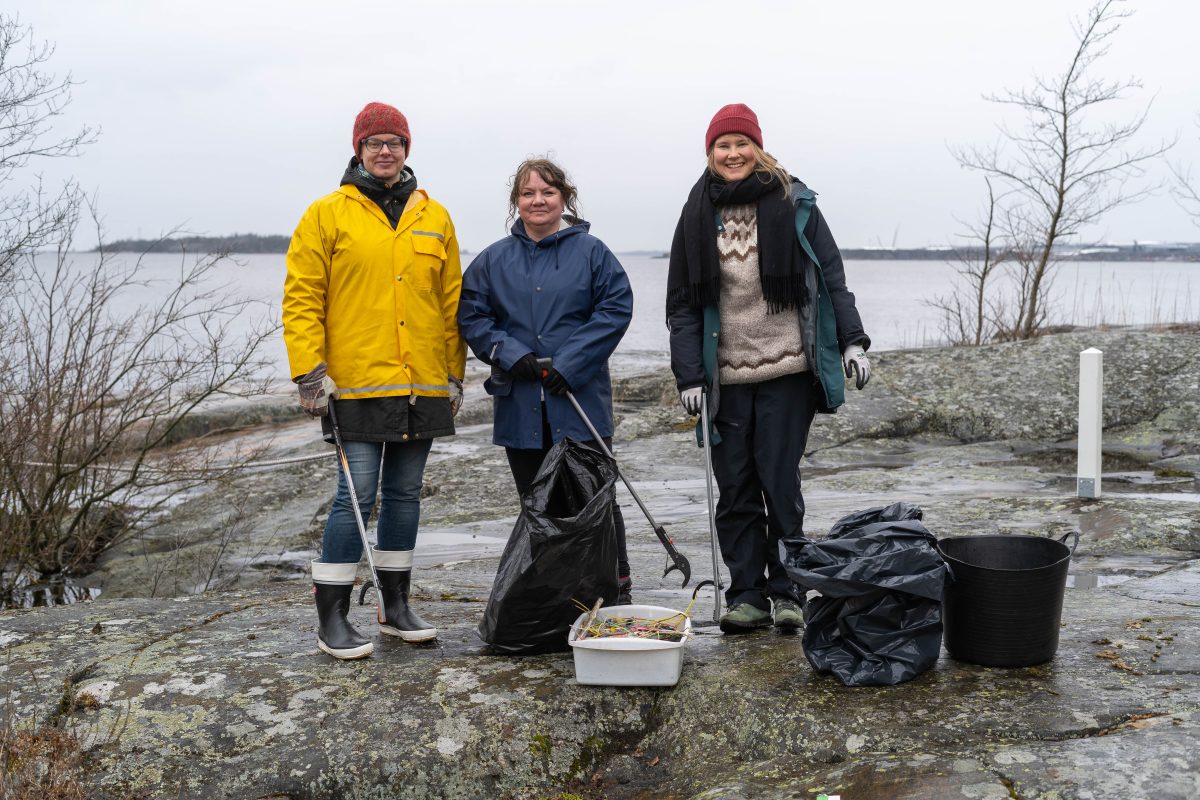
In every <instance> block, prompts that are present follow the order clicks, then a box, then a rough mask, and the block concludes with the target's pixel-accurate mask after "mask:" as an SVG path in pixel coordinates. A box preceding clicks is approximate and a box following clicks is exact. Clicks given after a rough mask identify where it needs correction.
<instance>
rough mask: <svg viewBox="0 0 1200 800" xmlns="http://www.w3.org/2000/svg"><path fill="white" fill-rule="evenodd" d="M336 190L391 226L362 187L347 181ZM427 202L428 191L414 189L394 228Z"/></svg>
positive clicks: (402, 224)
mask: <svg viewBox="0 0 1200 800" xmlns="http://www.w3.org/2000/svg"><path fill="white" fill-rule="evenodd" d="M337 191H338V194H342V195H345V196H346V197H348V198H350V199H351V200H355V201H357V202H359V203H361V204H362V206H363V207H364V208H366V209H367V210H368V211H370V212H371V213H372V214H374V215H375V217H376V218H378V219H379V220H380V221H381V222H383V223H384V224H386V225H387V226H388V227H389V228H390V227H392V223H390V222H388V218H387V215H386V214H384V213H383V209H382V208H380V207H379V206H378V205H376V204H375V203H374V202H373V201H372V200H371V199H370V198H369V197H367V196H366V195H365V194H364V193H363V191H362V189H359V188H358V187H357V186H354V185H352V184H348V183H347V184H345V185H343V186H339V187H338V188H337ZM428 202H429V193H428V192H426V191H425V190H424V189H414V190H413V193H412V194H411V195H409V198H408V203H406V204H405V206H404V213H403V214H401V215H400V222H399V224H397V225H396V230H400V229H401V228H403V227H404V226H405V225H406V224H408V222H409V221H411V220H409V219H408V217H409V215H410V214H412V213H413V212H414V211H420V210H421V209H423V208H424V207H425V205H426V204H427V203H428Z"/></svg>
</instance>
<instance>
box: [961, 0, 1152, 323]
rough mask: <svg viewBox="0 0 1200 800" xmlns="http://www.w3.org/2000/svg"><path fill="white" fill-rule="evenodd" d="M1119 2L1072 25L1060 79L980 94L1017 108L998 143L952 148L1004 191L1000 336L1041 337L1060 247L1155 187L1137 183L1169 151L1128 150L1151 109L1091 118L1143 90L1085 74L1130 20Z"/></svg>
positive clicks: (1109, 1)
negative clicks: (1005, 293) (1006, 302)
mask: <svg viewBox="0 0 1200 800" xmlns="http://www.w3.org/2000/svg"><path fill="white" fill-rule="evenodd" d="M1122 3H1123V0H1100V2H1098V3H1097V4H1096V5H1094V6H1092V7H1091V9H1090V10H1089V11H1088V13H1087V15H1086V16H1085V17H1084V19H1083V20H1081V21H1079V22H1077V23H1076V25H1075V33H1076V42H1077V43H1076V48H1075V51H1074V52H1073V53H1072V55H1071V58H1070V60H1069V62H1068V63H1067V65H1066V67H1065V68H1064V70H1063V72H1062V73H1060V74H1058V75H1055V76H1052V77H1044V76H1037V77H1035V78H1034V80H1033V83H1032V85H1031V86H1030V87H1028V88H1024V89H1020V90H1011V89H1010V90H1006V91H1004V92H1001V93H998V94H992V95H986V96H985V99H987V100H989V101H990V102H993V103H996V104H997V105H1001V106H1007V107H1011V108H1014V109H1017V110H1019V111H1020V112H1021V115H1022V118H1023V119H1022V123H1021V127H1020V128H1019V129H1013V128H1010V127H1009V125H1007V124H1002V125H1001V126H1000V127H999V131H1000V141H999V142H998V143H997V144H995V145H992V146H990V147H970V148H958V149H955V150H952V152H953V155H954V157H955V158H956V159H957V161H958V162H959V164H961V165H962V166H964V167H967V168H968V169H971V170H975V171H978V172H982V173H983V174H984V175H985V176H987V177H989V178H994V179H996V180H997V181H999V182H1000V183H1001V184H1003V185H1004V186H1005V187H1006V191H1005V192H1004V196H1005V201H1004V204H1005V208H1004V210H1003V211H1002V213H1001V216H1002V218H1003V219H1004V220H1005V227H1006V232H1005V237H1004V238H1005V239H1006V240H1007V241H1008V243H1009V246H1010V247H1011V252H1012V256H1013V257H1012V259H1011V265H1012V267H1013V271H1012V274H1011V278H1012V283H1013V285H1015V287H1016V290H1017V292H1018V296H1017V297H1016V298H1013V300H1014V301H1015V304H1016V309H1017V310H1018V312H1019V314H1018V315H1017V317H1016V318H1015V319H1014V320H1012V324H1011V325H1003V324H1002V325H999V330H998V332H997V335H999V336H1001V337H1004V338H1021V339H1027V338H1030V337H1032V336H1036V335H1037V334H1038V331H1039V330H1040V329H1041V328H1042V327H1043V326H1044V325H1045V324H1046V321H1047V318H1048V313H1049V309H1048V307H1047V301H1048V299H1049V287H1050V285H1051V283H1052V272H1053V269H1054V267H1055V266H1056V264H1057V257H1058V248H1059V247H1060V246H1061V245H1062V244H1063V243H1065V242H1066V241H1067V240H1069V239H1071V238H1072V237H1076V236H1078V235H1079V234H1080V232H1081V231H1082V230H1083V229H1084V228H1085V227H1087V226H1089V225H1092V224H1094V223H1096V222H1097V221H1098V220H1099V219H1100V218H1101V217H1103V216H1104V215H1105V214H1107V213H1108V212H1109V211H1111V210H1113V209H1114V208H1117V207H1118V206H1122V205H1126V204H1129V203H1133V202H1137V201H1138V200H1140V199H1142V198H1144V197H1145V196H1146V195H1148V194H1149V193H1151V192H1152V191H1154V190H1155V189H1157V188H1158V187H1157V186H1154V185H1150V186H1147V185H1142V184H1140V183H1139V182H1140V180H1141V179H1142V178H1143V177H1144V176H1145V174H1146V168H1147V166H1148V165H1149V162H1151V161H1152V160H1154V159H1157V158H1159V157H1161V156H1162V155H1163V154H1164V153H1166V152H1167V151H1168V150H1169V149H1170V148H1171V147H1172V146H1173V145H1174V142H1173V141H1162V142H1159V143H1158V144H1156V145H1150V146H1142V147H1136V146H1134V144H1133V143H1134V140H1135V139H1136V138H1137V136H1138V134H1139V133H1140V132H1141V129H1142V126H1143V125H1144V124H1145V122H1146V118H1147V115H1148V113H1149V106H1147V107H1146V108H1145V109H1144V110H1142V111H1141V112H1140V113H1138V114H1136V115H1135V116H1133V117H1132V118H1131V119H1128V120H1125V121H1122V122H1117V123H1113V122H1107V123H1104V122H1094V121H1093V120H1092V119H1091V117H1092V116H1093V115H1094V114H1095V113H1097V112H1099V111H1101V110H1102V109H1104V108H1105V107H1107V106H1109V105H1112V104H1117V103H1120V102H1122V101H1124V100H1125V99H1126V98H1127V97H1128V95H1129V94H1131V93H1132V92H1134V91H1136V90H1139V89H1141V83H1140V82H1139V81H1138V80H1136V79H1129V80H1124V81H1111V80H1106V79H1101V78H1098V77H1095V76H1093V75H1092V74H1090V70H1092V69H1093V68H1095V67H1096V65H1097V62H1099V61H1100V60H1101V59H1102V58H1103V57H1104V56H1105V54H1106V53H1107V52H1108V47H1109V45H1110V42H1111V39H1112V37H1113V36H1114V35H1115V34H1116V32H1117V31H1118V30H1119V28H1120V25H1121V22H1122V21H1123V20H1124V19H1125V18H1127V17H1128V16H1129V15H1130V12H1128V11H1126V10H1124V9H1123V8H1121V5H1122ZM989 186H990V184H989ZM990 196H991V192H990V190H989V197H990ZM973 289H974V285H972V290H973ZM944 305H949V306H950V307H951V308H953V307H954V304H950V303H947V304H944ZM974 307H975V308H978V307H979V304H978V303H977V302H976V303H974Z"/></svg>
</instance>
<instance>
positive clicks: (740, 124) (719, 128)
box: [704, 103, 763, 153]
mask: <svg viewBox="0 0 1200 800" xmlns="http://www.w3.org/2000/svg"><path fill="white" fill-rule="evenodd" d="M726 133H740V134H742V135H743V136H745V137H747V138H749V139H750V141H752V142H754V143H755V144H756V145H758V146H759V147H762V146H763V143H762V128H760V127H758V115H757V114H755V113H754V112H753V111H751V110H750V106H748V105H744V104H743V103H731V104H730V105H727V106H722V107H721V110H720V111H718V112H717V113H716V114H714V115H713V118H712V122H710V123H708V132H707V133H705V134H704V152H706V153H707V152H708V151H709V150H711V149H712V146H713V142H715V141H716V140H717V138H718V137H719V136H721V135H722V134H726Z"/></svg>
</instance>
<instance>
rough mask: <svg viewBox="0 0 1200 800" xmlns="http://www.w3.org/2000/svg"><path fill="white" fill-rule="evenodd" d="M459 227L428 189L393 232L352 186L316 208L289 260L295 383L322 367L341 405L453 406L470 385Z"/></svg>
mask: <svg viewBox="0 0 1200 800" xmlns="http://www.w3.org/2000/svg"><path fill="white" fill-rule="evenodd" d="M461 288H462V266H461V264H460V263H459V256H458V241H457V239H455V236H454V223H453V222H451V220H450V215H449V214H448V213H447V212H446V209H445V208H443V207H442V205H441V204H440V203H438V202H437V201H435V200H431V199H430V198H429V195H428V194H426V193H425V192H424V191H423V190H421V189H417V190H415V191H414V192H413V193H412V196H411V197H410V198H409V200H408V204H407V205H406V206H405V209H404V213H403V214H402V215H401V216H400V220H399V223H398V224H397V225H396V228H395V229H394V230H393V229H392V226H391V224H390V223H389V222H388V219H387V216H386V215H385V214H384V213H383V210H382V209H380V208H379V206H377V205H376V204H375V203H374V202H372V201H371V200H370V199H368V198H367V196H366V195H365V194H363V192H362V191H361V190H359V189H358V188H357V187H355V186H353V185H345V186H342V187H340V188H339V189H338V190H337V191H336V192H333V193H331V194H328V195H326V196H325V197H322V198H321V199H320V200H318V201H316V202H315V203H313V204H312V205H311V206H309V208H308V210H307V211H306V212H305V214H304V217H303V218H302V219H301V220H300V224H299V225H297V227H296V232H295V233H294V234H293V235H292V242H291V246H290V247H289V248H288V254H287V278H286V279H285V281H284V290H283V337H284V342H285V344H286V345H287V352H288V361H289V363H290V366H291V374H292V377H293V378H297V377H299V376H301V375H303V374H305V373H306V372H308V371H309V370H311V369H312V368H313V367H315V366H317V364H319V363H320V362H322V361H324V362H326V364H328V371H329V376H330V377H331V378H333V380H334V382H335V383H336V384H337V385H338V390H339V391H338V396H339V397H341V398H343V399H357V398H366V397H391V396H404V395H418V396H423V397H446V396H448V393H449V386H448V381H447V376H448V375H453V376H454V377H456V378H458V379H460V380H461V379H462V378H463V373H464V370H465V368H466V344H465V343H464V341H463V339H462V338H461V337H460V336H459V333H458V321H457V318H456V313H457V310H458V297H459V292H460V291H461Z"/></svg>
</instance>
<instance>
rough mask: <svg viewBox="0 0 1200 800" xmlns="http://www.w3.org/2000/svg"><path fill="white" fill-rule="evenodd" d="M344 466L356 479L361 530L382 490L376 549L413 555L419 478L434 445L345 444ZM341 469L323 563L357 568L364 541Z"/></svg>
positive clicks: (418, 514) (429, 442)
mask: <svg viewBox="0 0 1200 800" xmlns="http://www.w3.org/2000/svg"><path fill="white" fill-rule="evenodd" d="M344 444H345V448H346V461H347V462H349V464H350V474H351V475H353V476H354V491H355V493H356V494H357V495H358V507H359V510H360V511H361V512H362V517H363V524H364V525H366V524H367V521H368V520H370V518H371V509H372V508H374V506H375V491H376V487H379V488H380V489H381V490H382V497H381V500H380V504H379V525H378V534H377V546H378V548H379V549H380V550H412V549H413V548H414V547H415V546H416V544H417V525H418V524H419V523H420V521H421V477H422V476H423V475H424V474H425V461H426V459H427V458H428V457H429V448H430V447H431V446H432V445H433V441H432V440H431V439H426V440H424V441H416V442H404V443H400V442H387V443H386V444H385V443H383V442H344ZM338 466H339V469H338V485H337V494H335V495H334V498H333V508H332V509H330V511H329V519H328V520H326V521H325V537H324V539H323V540H322V545H321V558H322V560H324V561H325V562H326V563H327V564H347V563H357V562H358V560H359V559H360V558H362V553H363V547H362V539H361V538H359V535H358V523H357V522H355V521H354V509H353V507H352V506H351V503H350V489H349V488H348V487H347V485H346V472H345V470H343V469H341V468H340V467H341V465H340V464H339V465H338Z"/></svg>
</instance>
